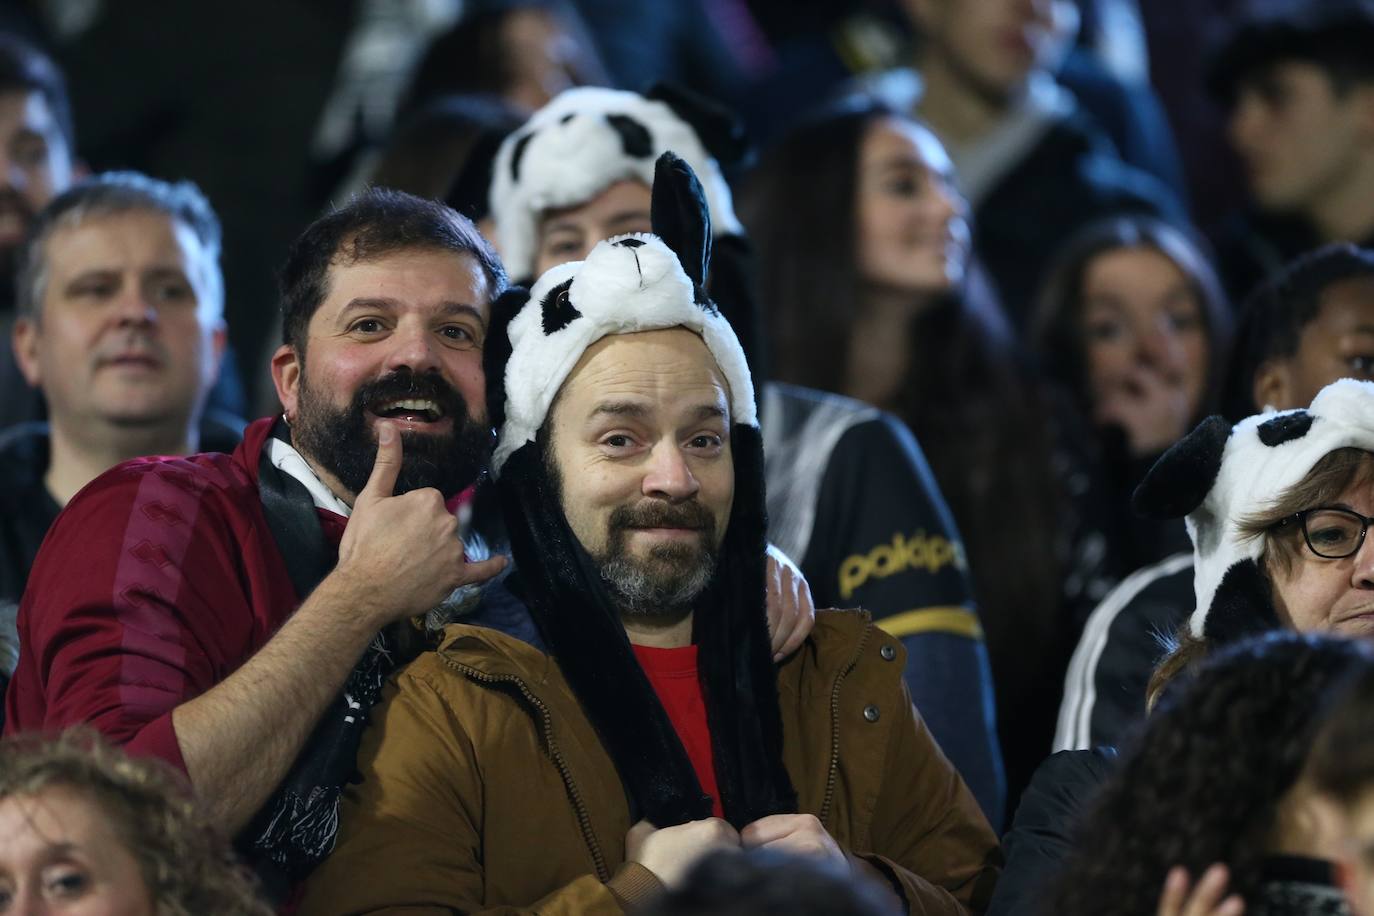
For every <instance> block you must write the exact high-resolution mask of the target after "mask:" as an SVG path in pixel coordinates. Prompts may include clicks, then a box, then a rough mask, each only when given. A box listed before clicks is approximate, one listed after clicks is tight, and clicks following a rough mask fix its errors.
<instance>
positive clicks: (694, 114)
mask: <svg viewBox="0 0 1374 916" xmlns="http://www.w3.org/2000/svg"><path fill="white" fill-rule="evenodd" d="M644 97H645V98H646V99H653V100H655V101H657V102H662V103H663V104H665V105H667V106H668V107H669V108H671V109H672V110H673V114H675V115H677V116H678V117H679V118H681V119H682V120H684V121H686V122H687V123H688V124H689V125H691V127H692V130H694V131H696V135H697V137H698V138H700V139H701V145H702V146H704V147H706V151H707V152H708V153H710V154H711V155H712V156H714V157H715V159H716V161H717V162H720V163H723V164H725V165H736V164H739V163H740V162H742V161H743V159H744V156H745V154H746V153H747V152H748V150H749V141H748V139H747V138H746V137H745V135H744V125H743V123H742V122H741V121H740V119H739V118H737V117H736V116H735V114H734V112H732V111H730V109H728V108H725V107H723V106H721V105H718V104H716V103H715V102H713V101H711V100H710V99H708V98H706V97H705V96H703V95H699V94H697V93H695V92H693V91H691V90H690V89H687V88H686V87H684V86H679V85H678V84H677V83H671V82H659V83H655V84H654V85H653V86H651V87H649V91H648V92H646V93H644Z"/></svg>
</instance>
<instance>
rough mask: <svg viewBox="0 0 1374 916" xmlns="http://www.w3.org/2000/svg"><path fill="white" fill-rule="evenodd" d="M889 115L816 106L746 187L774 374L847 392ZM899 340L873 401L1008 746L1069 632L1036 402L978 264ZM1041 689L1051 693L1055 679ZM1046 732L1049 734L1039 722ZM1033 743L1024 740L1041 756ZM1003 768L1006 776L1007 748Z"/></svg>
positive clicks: (1038, 700)
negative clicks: (972, 618) (971, 629)
mask: <svg viewBox="0 0 1374 916" xmlns="http://www.w3.org/2000/svg"><path fill="white" fill-rule="evenodd" d="M893 117H902V118H905V117H906V116H905V115H899V114H897V113H896V112H894V111H892V110H891V109H889V108H886V107H884V106H883V105H881V104H879V103H876V102H873V101H869V100H849V101H847V102H845V103H844V104H842V105H840V106H838V107H835V108H832V109H829V110H827V111H824V112H822V113H820V114H818V115H816V116H814V117H813V118H811V119H810V120H808V121H806V122H805V123H803V124H801V125H800V126H798V127H797V128H795V129H794V130H793V131H792V132H791V133H790V134H788V135H787V136H786V137H784V138H783V139H782V140H781V141H780V142H779V143H778V145H777V146H775V147H774V148H773V149H771V150H770V151H769V152H768V153H766V154H765V155H764V157H763V158H762V160H761V161H760V164H759V166H758V168H757V169H756V171H755V172H754V174H753V175H752V176H751V177H750V180H749V182H748V184H747V186H746V188H745V189H744V194H743V196H742V199H741V204H742V206H741V211H742V214H743V218H744V221H745V224H746V226H747V227H748V229H749V233H750V237H751V239H752V241H753V244H754V247H755V252H756V255H757V259H756V262H755V270H756V277H757V284H758V294H759V295H758V301H759V303H760V305H761V306H762V307H763V309H764V312H765V315H766V318H767V324H768V327H769V330H770V333H771V345H772V365H773V369H774V376H775V377H776V378H778V379H779V380H780V381H785V382H792V383H794V384H799V385H805V386H808V387H812V388H820V389H823V390H827V391H834V392H840V393H843V392H844V385H845V380H846V378H847V377H848V373H849V366H848V365H847V360H848V358H849V354H850V339H851V336H852V334H853V328H854V321H855V317H856V314H859V313H860V312H861V310H862V309H863V308H864V307H865V292H864V286H863V283H862V281H861V278H860V276H859V270H858V253H857V245H856V241H855V240H856V238H857V231H856V197H857V195H856V187H857V173H858V162H859V156H860V151H861V147H862V144H863V139H864V136H865V134H866V132H867V131H868V130H869V128H870V127H871V126H872V125H873V124H874V123H875V122H877V121H880V120H883V119H886V118H893ZM908 340H909V347H910V360H909V368H908V370H907V374H906V378H905V379H904V380H903V381H902V383H901V385H899V386H898V389H897V391H896V393H895V395H894V397H893V398H892V400H891V402H890V403H886V404H880V405H878V406H880V407H884V408H887V409H889V410H892V411H893V412H894V413H896V414H897V415H898V416H900V417H901V418H902V419H903V420H904V421H905V422H906V423H907V425H908V426H910V427H911V428H912V430H913V431H914V432H915V433H916V436H917V438H918V439H919V440H920V443H921V447H922V449H923V450H924V451H925V453H926V455H927V457H928V458H929V460H930V464H931V467H932V469H933V471H934V472H935V477H936V479H937V481H938V482H939V484H940V488H941V490H942V491H943V494H944V496H945V499H946V501H947V502H948V503H949V506H950V509H951V510H952V512H953V514H954V518H955V520H956V522H957V523H958V525H959V528H960V532H961V534H962V536H963V538H964V542H965V546H966V549H967V554H968V558H969V564H970V568H971V572H972V577H973V582H974V589H975V593H976V595H977V598H978V601H979V605H980V608H981V609H982V613H983V623H984V628H985V630H986V634H987V642H988V650H989V653H990V656H991V660H992V666H993V672H994V679H995V682H996V686H997V703H998V705H999V707H1000V708H1001V710H1002V712H1003V713H1004V714H1003V715H999V719H1000V720H1001V721H1002V723H1003V725H1004V729H1010V730H1013V731H1014V732H1018V733H1020V734H1017V735H1016V736H1015V737H1013V738H1012V739H1011V740H1010V741H1009V740H1008V739H1007V732H1006V731H1005V730H1004V741H1003V743H1004V745H1005V746H1006V747H1007V750H1009V751H1014V750H1015V749H1016V747H1017V746H1019V745H1023V744H1024V743H1025V741H1026V740H1029V737H1033V735H1034V733H1036V732H1037V731H1047V730H1048V729H1052V728H1053V725H1052V723H1050V724H1048V725H1046V723H1040V725H1041V726H1042V727H1041V728H1038V729H1037V728H1036V727H1035V726H1034V725H1033V724H1032V723H1031V722H1030V721H1028V719H1027V716H1029V715H1032V713H1031V712H1030V711H1027V712H1025V713H1024V714H1021V713H1019V712H1018V710H1021V709H1024V708H1025V707H1026V706H1027V705H1028V704H1029V705H1032V706H1035V707H1037V708H1038V707H1045V708H1049V707H1050V706H1052V705H1054V703H1052V702H1050V701H1051V700H1052V698H1048V699H1047V698H1046V697H1045V696H1044V694H1043V692H1042V693H1041V694H1040V695H1039V696H1035V695H1034V693H1035V691H1034V689H1033V688H1034V687H1038V686H1044V685H1046V684H1050V683H1051V682H1052V683H1053V684H1055V685H1057V683H1058V679H1059V678H1060V677H1061V676H1062V662H1063V661H1065V660H1066V656H1067V648H1066V647H1065V648H1061V651H1059V652H1056V649H1055V648H1054V647H1056V646H1061V644H1064V643H1065V642H1066V641H1067V639H1068V633H1067V630H1066V629H1065V627H1064V621H1063V617H1062V614H1061V565H1062V564H1061V557H1062V552H1061V551H1060V550H1059V549H1057V548H1058V546H1060V545H1057V544H1056V540H1057V538H1056V535H1057V534H1058V533H1059V532H1060V531H1061V526H1060V525H1059V520H1060V519H1059V513H1060V509H1061V500H1060V496H1059V494H1060V487H1059V484H1058V482H1057V480H1056V479H1055V476H1054V474H1053V472H1052V470H1051V465H1050V459H1049V452H1050V437H1051V435H1052V434H1051V432H1050V430H1049V428H1048V427H1049V424H1048V423H1047V411H1046V410H1045V409H1044V405H1043V404H1042V402H1041V395H1040V391H1039V387H1038V386H1037V385H1036V384H1035V381H1034V379H1033V377H1032V376H1031V375H1030V372H1029V367H1028V365H1027V362H1026V360H1025V358H1024V357H1023V354H1022V353H1021V352H1020V351H1019V350H1018V348H1017V346H1016V344H1015V341H1014V339H1013V337H1012V335H1011V333H1010V331H1009V329H1008V325H1007V324H1006V322H1005V320H1004V319H1003V317H1002V315H1001V312H1000V310H999V309H998V308H997V306H996V303H995V300H994V299H993V297H992V293H991V285H990V284H989V283H987V282H986V281H985V280H984V279H983V277H982V275H981V271H978V270H977V269H975V270H973V271H971V272H970V279H969V281H968V282H967V283H965V284H964V285H963V286H962V287H961V288H960V289H958V290H956V291H955V292H953V293H952V294H950V295H947V296H943V297H941V298H940V299H939V301H936V302H933V303H930V304H928V305H926V306H924V307H923V308H922V309H920V310H919V311H917V310H913V317H912V319H911V323H910V325H909V328H908ZM1027 647H1035V648H1034V650H1033V651H1028V650H1027ZM1057 656H1064V658H1058V657H1057ZM1056 669H1057V670H1056ZM1027 688H1031V689H1029V690H1028V689H1027ZM1049 689H1052V690H1055V691H1056V695H1057V686H1052V687H1050V688H1049ZM1020 735H1026V736H1027V737H1026V738H1022V737H1021V736H1020ZM1036 740H1039V739H1038V738H1037V739H1036ZM1043 742H1044V744H1045V745H1046V746H1048V742H1049V738H1048V734H1046V735H1044V736H1043ZM1040 750H1041V749H1040V747H1038V746H1032V747H1030V748H1029V751H1030V752H1033V753H1034V754H1036V755H1037V760H1038V755H1039V753H1040ZM1033 763H1034V762H1031V763H1030V764H1029V765H1031V766H1033ZM1008 769H1009V777H1010V780H1009V781H1010V782H1011V783H1012V784H1013V785H1014V784H1015V781H1016V777H1017V773H1015V772H1014V770H1015V769H1016V761H1015V760H1012V759H1009V760H1008Z"/></svg>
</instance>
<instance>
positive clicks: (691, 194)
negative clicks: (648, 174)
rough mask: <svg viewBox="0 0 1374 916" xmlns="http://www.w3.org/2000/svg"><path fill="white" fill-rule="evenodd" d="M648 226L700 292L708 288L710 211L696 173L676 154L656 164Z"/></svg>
mask: <svg viewBox="0 0 1374 916" xmlns="http://www.w3.org/2000/svg"><path fill="white" fill-rule="evenodd" d="M649 223H650V225H651V226H652V227H653V232H654V235H656V236H658V237H659V238H661V239H662V240H663V242H664V244H666V245H667V246H668V247H669V248H670V249H672V252H673V254H675V255H677V258H678V260H679V261H680V262H681V263H682V269H683V270H684V271H686V273H687V277H688V278H689V279H690V280H691V281H692V283H693V284H695V285H696V287H697V289H698V290H702V289H705V287H706V274H707V271H709V270H710V268H711V211H710V210H709V209H708V208H707V206H706V193H705V191H703V190H702V187H701V182H700V181H698V180H697V176H696V173H695V172H693V171H692V167H691V166H689V165H688V164H687V163H686V162H685V161H684V160H683V159H682V158H680V157H679V156H677V155H675V154H674V153H671V152H668V153H664V154H663V155H662V156H659V157H658V161H657V162H656V163H655V164H654V191H653V199H652V203H651V204H650V206H649Z"/></svg>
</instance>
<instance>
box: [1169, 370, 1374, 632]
mask: <svg viewBox="0 0 1374 916" xmlns="http://www.w3.org/2000/svg"><path fill="white" fill-rule="evenodd" d="M1302 412H1303V411H1301V410H1290V411H1282V412H1271V413H1263V414H1258V415H1256V416H1253V417H1248V418H1246V419H1244V420H1242V421H1241V422H1240V423H1237V424H1236V426H1235V428H1234V429H1232V430H1231V437H1230V438H1229V439H1227V440H1226V449H1225V451H1224V452H1223V453H1222V462H1221V471H1220V472H1219V473H1218V474H1217V479H1216V481H1215V483H1213V484H1212V489H1211V490H1210V491H1209V492H1208V494H1207V498H1206V499H1205V500H1203V502H1202V505H1201V506H1199V507H1198V508H1197V509H1196V510H1194V511H1193V512H1192V513H1190V514H1189V515H1188V519H1187V522H1188V535H1189V536H1190V537H1191V538H1192V539H1193V570H1194V572H1193V589H1194V592H1195V593H1196V595H1197V604H1196V605H1195V610H1194V611H1193V615H1192V617H1191V618H1190V619H1189V624H1188V626H1189V629H1190V630H1191V631H1192V633H1193V635H1194V636H1197V637H1199V638H1201V637H1202V635H1203V629H1204V627H1205V625H1206V623H1207V614H1208V613H1209V612H1210V610H1211V607H1212V601H1213V600H1214V599H1215V598H1216V594H1217V588H1218V587H1219V586H1220V585H1221V580H1222V579H1223V578H1224V577H1225V576H1226V571H1227V570H1229V569H1230V568H1231V567H1232V566H1235V565H1236V564H1237V563H1242V562H1244V561H1246V560H1255V561H1256V562H1258V561H1259V559H1260V557H1261V555H1262V554H1263V553H1264V538H1262V537H1256V538H1243V537H1242V536H1241V531H1240V522H1241V521H1242V520H1243V519H1244V518H1246V517H1247V516H1251V515H1254V514H1255V513H1257V512H1260V511H1262V510H1263V509H1264V508H1265V505H1266V504H1272V502H1273V501H1275V500H1277V499H1278V498H1279V497H1280V496H1281V495H1282V494H1283V492H1284V491H1285V490H1287V489H1288V488H1289V487H1291V486H1293V485H1294V484H1296V483H1298V482H1300V481H1301V480H1302V479H1303V478H1304V477H1306V476H1307V474H1308V472H1309V471H1311V470H1312V468H1313V467H1314V466H1316V464H1317V462H1318V461H1321V459H1322V458H1324V457H1326V456H1327V455H1328V454H1330V453H1331V452H1333V451H1335V450H1336V449H1339V448H1360V449H1364V450H1365V451H1369V452H1374V382H1360V381H1355V380H1354V379H1341V380H1340V381H1338V382H1333V383H1332V384H1330V385H1327V386H1326V387H1325V388H1323V389H1322V390H1321V392H1320V393H1318V395H1317V396H1316V397H1315V398H1314V399H1313V400H1312V406H1311V407H1309V408H1308V409H1307V411H1306V412H1307V413H1310V414H1311V415H1312V417H1313V420H1312V427H1311V428H1310V429H1309V430H1308V431H1307V434H1306V435H1304V436H1302V437H1300V438H1298V439H1290V440H1289V441H1287V442H1283V443H1280V444H1279V445H1276V446H1269V445H1265V444H1264V443H1263V442H1262V441H1260V438H1259V427H1260V426H1261V425H1262V424H1264V423H1267V422H1269V421H1270V420H1273V419H1274V418H1276V417H1282V416H1284V415H1285V414H1300V413H1302Z"/></svg>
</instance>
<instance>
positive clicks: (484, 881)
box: [301, 611, 1000, 916]
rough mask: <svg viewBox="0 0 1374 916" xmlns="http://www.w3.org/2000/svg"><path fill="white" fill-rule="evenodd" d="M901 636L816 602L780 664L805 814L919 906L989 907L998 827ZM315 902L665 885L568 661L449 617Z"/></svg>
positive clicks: (432, 904) (618, 909)
mask: <svg viewBox="0 0 1374 916" xmlns="http://www.w3.org/2000/svg"><path fill="white" fill-rule="evenodd" d="M903 664H904V651H903V649H902V646H901V644H900V643H899V642H898V641H897V640H895V639H893V638H892V637H890V636H888V635H887V634H885V633H883V632H882V631H881V630H879V629H877V628H876V627H874V626H873V624H872V622H871V621H870V619H869V617H868V614H867V613H866V612H862V611H829V612H822V613H820V614H818V615H817V617H816V628H815V630H814V632H813V633H812V635H811V637H810V638H809V639H808V640H807V642H806V644H805V645H804V646H803V647H802V648H801V649H800V650H799V651H798V652H797V653H796V654H795V655H793V656H792V657H791V658H790V659H788V660H787V661H786V662H785V663H784V664H783V665H782V667H781V669H780V671H779V675H778V690H779V697H780V699H781V706H782V717H783V734H784V745H785V747H784V760H785V763H786V766H787V770H788V772H789V773H790V774H791V776H792V780H793V783H794V784H795V786H796V789H797V793H798V799H799V802H800V809H801V811H802V812H806V813H811V814H815V815H816V816H817V817H819V818H820V820H821V823H822V824H824V826H825V828H826V830H828V831H829V832H830V834H831V836H833V837H834V838H835V840H836V841H837V842H838V843H839V845H840V846H841V847H842V848H844V849H846V850H848V851H850V852H852V853H854V854H856V855H860V856H862V857H864V858H866V859H868V860H869V861H870V862H872V863H873V864H875V865H876V866H878V868H879V869H880V870H881V871H883V872H885V873H886V874H888V875H889V877H890V878H892V879H893V881H894V884H896V885H898V886H899V887H900V888H901V892H902V894H903V896H904V897H905V898H906V901H907V904H908V908H909V911H910V912H911V913H913V914H935V913H950V914H962V913H968V912H981V911H982V909H983V907H984V906H985V905H986V903H987V900H988V898H989V896H990V895H991V892H992V886H993V884H994V882H995V880H996V877H997V869H998V864H999V862H1000V852H999V849H998V846H997V837H996V836H995V835H994V834H993V832H992V829H991V828H990V827H989V826H988V824H987V821H986V820H985V819H984V818H983V815H982V812H981V811H980V810H979V808H978V804H977V802H975V801H974V799H973V796H972V795H971V794H970V793H969V791H968V789H967V788H966V787H965V786H964V783H963V781H962V780H961V779H960V778H959V776H958V774H957V773H955V771H954V769H953V767H951V766H950V764H949V762H948V761H947V760H946V759H945V757H944V755H943V754H942V753H941V752H940V749H939V747H938V746H937V745H936V744H935V742H934V740H933V739H932V738H931V736H930V733H929V732H928V731H927V730H926V728H925V725H924V724H923V723H922V722H921V720H920V718H919V717H917V716H916V715H915V713H914V710H913V708H912V705H911V700H910V698H909V696H908V694H907V691H906V686H905V684H904V683H903V681H902V668H903ZM359 768H360V770H361V772H362V775H363V781H362V783H361V784H360V785H357V786H353V787H351V788H350V789H349V790H348V792H347V793H346V795H345V798H344V808H343V814H342V823H341V825H340V831H339V841H338V847H337V848H336V850H335V852H334V854H333V855H332V856H331V857H330V858H329V859H328V860H327V861H326V862H325V863H324V864H323V865H322V866H321V867H320V868H319V869H318V870H317V871H316V872H315V873H314V875H313V876H312V877H311V879H310V882H309V884H308V887H307V891H306V897H305V901H304V904H303V906H302V909H301V914H302V916H340V914H345V913H409V914H419V913H454V912H459V913H509V914H513V913H541V914H569V916H571V914H599V913H607V914H611V913H622V912H624V909H625V908H626V907H627V906H630V905H632V904H634V903H636V902H638V901H640V900H642V899H644V898H645V897H646V896H648V895H650V894H652V893H653V892H654V891H656V890H657V889H658V881H657V879H656V878H654V876H653V875H652V874H651V873H650V872H649V871H648V870H647V869H645V868H643V866H640V865H638V864H637V863H627V862H626V861H625V834H626V832H627V831H628V830H629V829H630V826H631V824H630V811H629V807H628V805H627V803H626V797H625V790H624V789H623V787H622V786H621V783H620V780H619V778H618V777H617V775H616V771H615V767H614V765H613V764H612V763H611V759H610V757H609V756H607V754H606V752H605V750H603V748H602V746H601V743H600V741H599V740H598V739H597V735H596V732H595V731H594V730H593V729H592V726H591V723H590V722H589V721H588V720H587V718H586V716H585V715H584V714H583V712H582V709H581V707H580V706H579V705H578V703H577V700H576V699H575V698H574V696H573V694H572V691H571V690H570V689H569V687H568V684H567V682H566V681H565V680H564V679H563V676H562V674H561V673H560V672H559V669H558V666H557V664H555V662H554V660H553V659H552V658H550V657H549V656H547V655H544V654H543V653H541V652H539V651H537V650H536V649H534V648H533V647H531V646H529V645H527V644H525V643H523V642H520V641H519V640H517V639H514V638H512V637H509V636H506V635H504V634H502V633H499V632H497V631H494V630H488V629H482V628H478V627H472V626H465V625H461V624H458V625H453V626H450V627H449V628H448V630H447V633H446V637H445V640H444V643H443V645H442V646H440V648H439V650H438V651H437V652H433V653H427V654H426V655H423V656H421V657H420V658H419V659H417V660H416V661H415V662H413V663H412V664H411V665H410V666H409V667H407V668H406V669H405V670H404V671H403V672H401V673H400V674H399V675H398V676H397V677H396V678H395V679H394V680H393V682H392V683H391V684H389V685H388V687H387V691H386V693H385V695H384V699H383V704H382V706H381V707H379V710H378V714H377V719H376V721H375V723H374V724H373V726H372V728H371V729H369V731H368V733H367V737H366V738H365V739H364V741H363V747H362V749H361V751H360V753H359Z"/></svg>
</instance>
